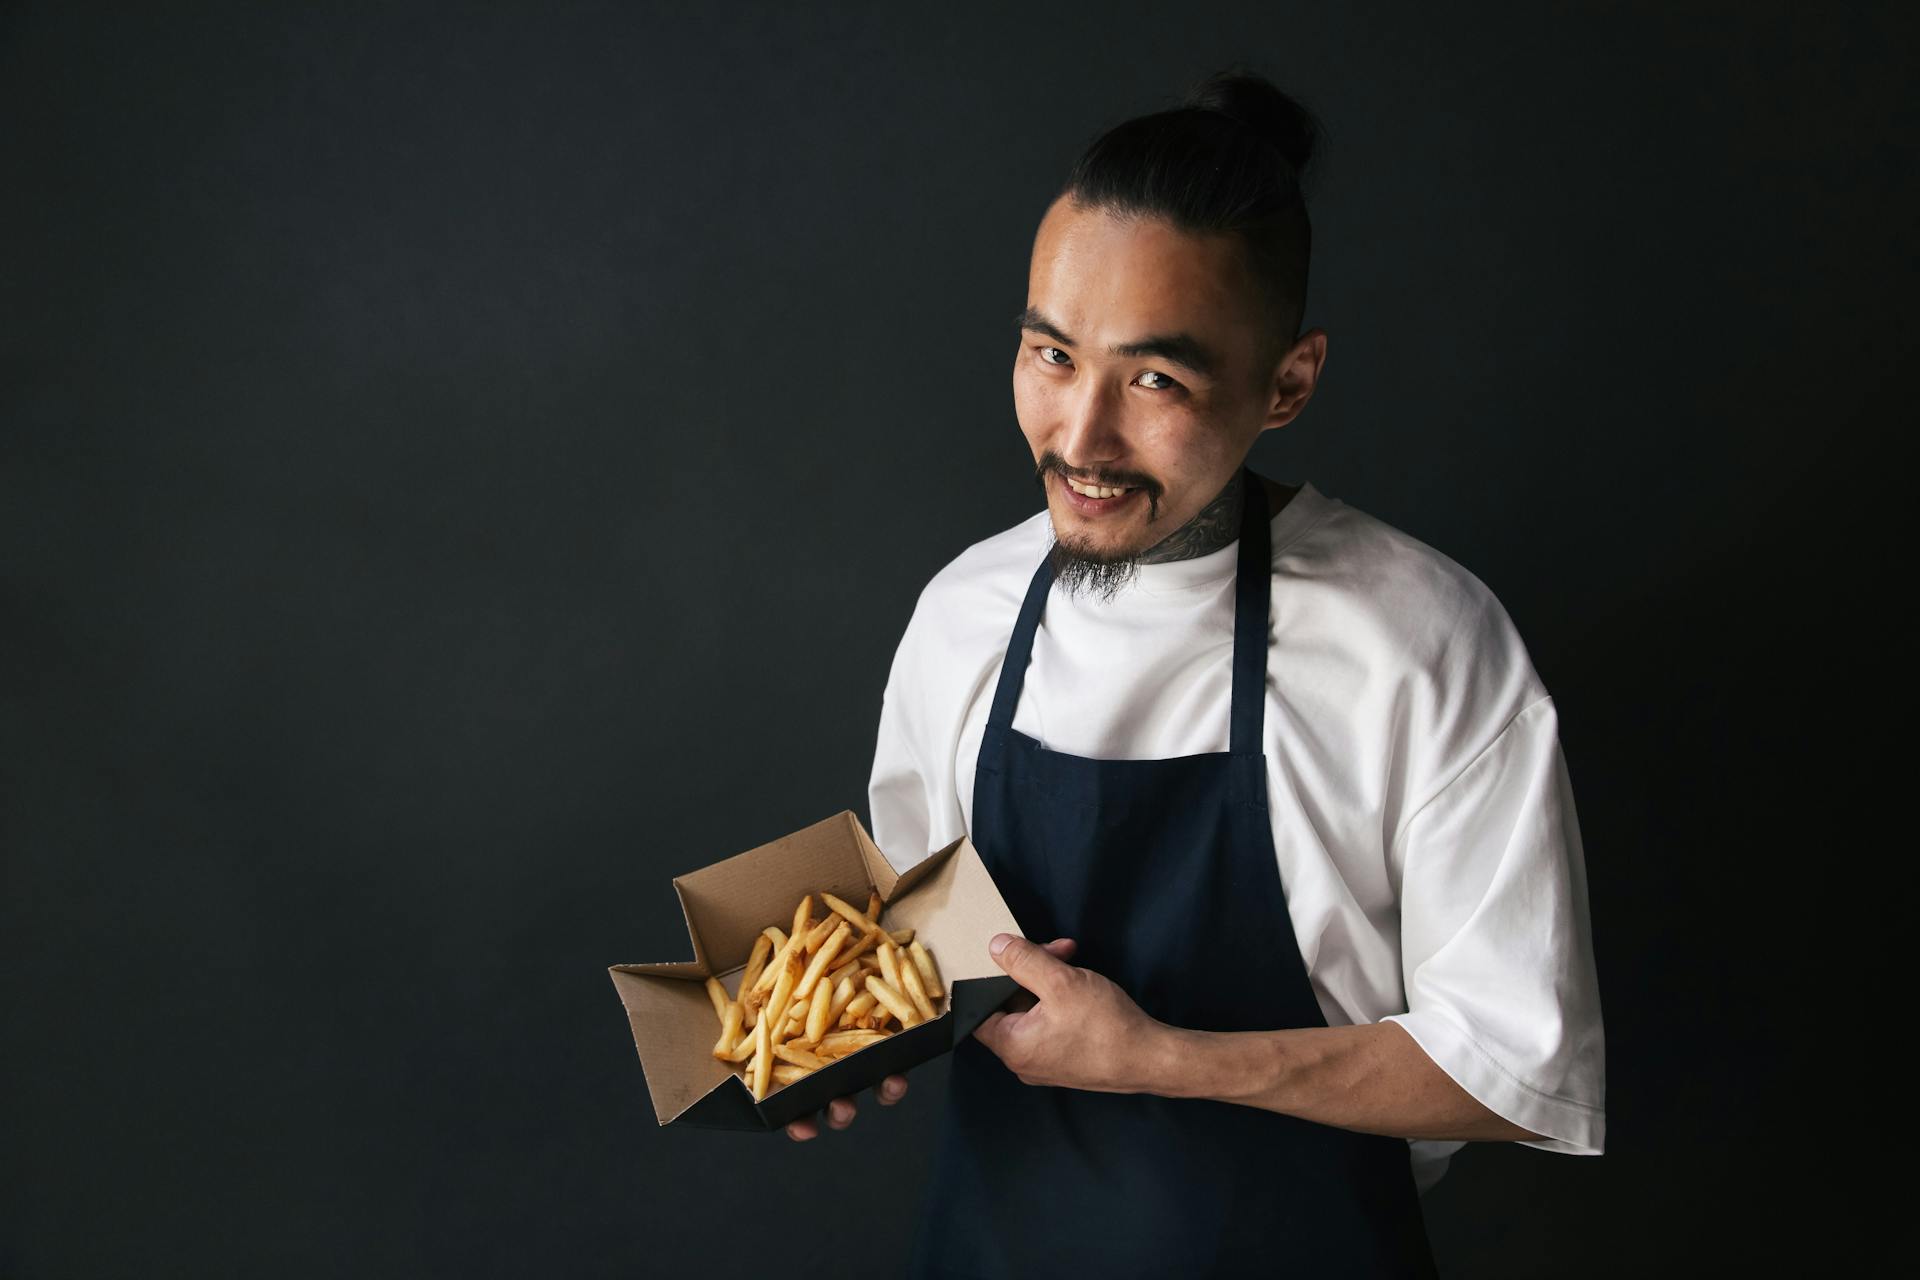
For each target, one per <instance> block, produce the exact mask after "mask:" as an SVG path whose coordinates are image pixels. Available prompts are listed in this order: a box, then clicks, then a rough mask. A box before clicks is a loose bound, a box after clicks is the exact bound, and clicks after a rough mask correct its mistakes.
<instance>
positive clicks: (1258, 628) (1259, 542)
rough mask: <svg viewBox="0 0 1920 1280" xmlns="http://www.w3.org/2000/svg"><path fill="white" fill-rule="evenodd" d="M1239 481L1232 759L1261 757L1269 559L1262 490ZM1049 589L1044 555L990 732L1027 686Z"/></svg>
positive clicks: (1248, 476)
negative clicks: (1034, 641) (1035, 642)
mask: <svg viewBox="0 0 1920 1280" xmlns="http://www.w3.org/2000/svg"><path fill="white" fill-rule="evenodd" d="M1240 481H1241V485H1242V496H1241V502H1240V542H1239V546H1240V554H1239V559H1238V561H1237V567H1236V569H1235V581H1234V595H1233V710H1232V713H1231V714H1232V719H1231V722H1230V729H1231V743H1232V750H1233V753H1234V754H1235V755H1255V756H1257V755H1259V754H1261V744H1260V735H1261V732H1262V719H1263V717H1264V716H1265V713H1266V705H1267V699H1266V692H1267V642H1268V636H1269V634H1270V630H1269V626H1270V624H1269V609H1270V607H1271V605H1272V595H1273V558H1272V548H1271V547H1270V546H1269V545H1268V544H1269V538H1268V534H1269V526H1268V523H1267V522H1268V520H1269V519H1270V517H1269V515H1268V513H1267V492H1266V489H1265V487H1264V486H1262V485H1261V483H1260V481H1259V480H1258V479H1257V478H1256V477H1255V476H1254V474H1253V473H1252V472H1251V471H1248V470H1247V469H1246V468H1245V467H1244V466H1243V467H1241V468H1240ZM1052 587H1053V557H1052V555H1051V554H1049V555H1046V556H1043V557H1041V560H1040V567H1039V568H1038V569H1035V570H1034V571H1033V578H1032V580H1031V581H1030V582H1028V583H1027V594H1026V598H1025V599H1023V600H1022V601H1021V602H1020V616H1019V617H1018V618H1017V619H1016V620H1015V621H1014V624H1013V637H1012V639H1010V640H1009V641H1008V642H1007V656H1006V660H1005V661H1004V662H1003V663H1002V664H1001V666H1000V682H999V683H998V684H997V685H996V686H995V687H994V691H993V709H992V711H991V712H989V713H988V716H987V725H988V727H989V728H999V729H1008V728H1011V727H1012V725H1013V711H1014V708H1015V707H1016V706H1017V705H1018V704H1019V702H1020V688H1021V685H1022V684H1024V683H1025V681H1026V675H1027V662H1028V660H1029V659H1030V658H1031V657H1032V656H1033V636H1034V633H1035V632H1036V631H1038V630H1039V628H1040V613H1041V611H1042V610H1043V609H1045V608H1046V604H1047V594H1048V592H1049V591H1050V590H1051V589H1052Z"/></svg>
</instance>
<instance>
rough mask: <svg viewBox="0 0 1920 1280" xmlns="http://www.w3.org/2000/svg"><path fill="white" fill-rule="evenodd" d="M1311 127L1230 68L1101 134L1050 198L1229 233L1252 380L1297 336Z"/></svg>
mask: <svg viewBox="0 0 1920 1280" xmlns="http://www.w3.org/2000/svg"><path fill="white" fill-rule="evenodd" d="M1321 134H1322V127H1321V125H1320V123H1319V121H1318V120H1317V119H1315V117H1314V116H1313V114H1312V113H1311V112H1310V111H1308V110H1307V108H1306V107H1304V106H1302V105H1301V104H1300V103H1299V102H1298V101H1296V100H1295V99H1293V98H1291V97H1289V96H1288V95H1286V94H1285V93H1282V92H1281V91H1280V90H1279V89H1278V88H1277V87H1275V86H1274V85H1273V83H1272V82H1271V81H1269V80H1267V79H1265V78H1264V77H1262V76H1260V75H1258V74H1255V73H1254V72H1252V71H1249V70H1247V69H1246V68H1245V67H1244V66H1242V65H1239V64H1236V65H1234V66H1231V67H1228V68H1226V69H1224V70H1221V71H1216V72H1215V73H1214V74H1212V75H1210V76H1208V77H1206V78H1205V79H1204V80H1201V81H1200V82H1199V83H1198V84H1196V85H1194V86H1193V87H1192V88H1191V89H1190V90H1188V92H1187V94H1186V97H1185V98H1184V99H1183V100H1182V101H1181V103H1180V105H1179V106H1177V107H1174V108H1171V109H1169V110H1165V111H1158V112H1155V113H1153V114H1151V115H1144V116H1136V117H1134V118H1133V119H1131V120H1126V121H1123V122H1122V123H1120V124H1117V125H1115V126H1113V128H1111V129H1109V130H1107V131H1106V132H1105V133H1103V134H1101V135H1100V137H1098V138H1097V139H1095V140H1094V141H1093V142H1092V143H1091V144H1090V145H1089V146H1088V147H1087V149H1086V151H1085V152H1083V153H1082V154H1081V156H1080V159H1079V160H1078V161H1076V162H1075V163H1074V166H1073V171H1072V173H1071V174H1069V175H1068V178H1067V181H1066V184H1065V185H1064V186H1062V187H1061V188H1060V191H1059V193H1058V195H1057V196H1056V197H1055V198H1056V199H1058V198H1059V196H1070V197H1071V198H1072V200H1073V203H1074V204H1076V205H1078V206H1080V207H1082V208H1087V209H1099V210H1104V211H1107V212H1110V213H1114V214H1117V215H1119V216H1121V217H1130V218H1138V217H1157V218H1164V219H1165V220H1167V221H1168V222H1169V223H1171V224H1172V225H1173V226H1174V227H1176V228H1177V229H1179V230H1181V231H1185V232H1188V233H1190V234H1194V235H1217V234H1228V235H1234V236H1238V237H1239V239H1240V242H1241V245H1242V247H1243V249H1244V251H1245V253H1246V255H1247V263H1248V267H1249V270H1250V273H1251V275H1252V277H1253V280H1254V283H1255V286H1256V287H1257V288H1258V289H1259V291H1260V302H1261V304H1262V306H1263V309H1264V311H1265V313H1266V316H1267V324H1268V329H1267V333H1266V334H1265V341H1264V342H1263V343H1262V345H1261V348H1260V351H1261V357H1262V359H1261V368H1260V370H1259V372H1260V375H1261V376H1262V377H1264V376H1265V375H1266V374H1267V373H1268V372H1269V371H1270V370H1271V367H1272V364H1273V362H1274V361H1276V360H1278V359H1279V358H1280V353H1281V352H1282V351H1284V350H1286V349H1287V348H1288V347H1289V346H1291V345H1293V343H1294V342H1295V341H1296V340H1297V339H1298V338H1299V336H1300V321H1301V317H1302V315H1303V313H1304V312H1305V309H1306V299H1307V262H1308V258H1309V256H1310V253H1311V250H1312V247H1313V227H1312V224H1311V223H1310V222H1309V221H1308V218H1307V205H1306V195H1305V191H1304V189H1303V188H1304V180H1305V175H1306V171H1307V168H1308V166H1309V164H1311V162H1312V161H1313V158H1314V152H1315V148H1316V147H1317V146H1318V144H1319V142H1320V138H1321Z"/></svg>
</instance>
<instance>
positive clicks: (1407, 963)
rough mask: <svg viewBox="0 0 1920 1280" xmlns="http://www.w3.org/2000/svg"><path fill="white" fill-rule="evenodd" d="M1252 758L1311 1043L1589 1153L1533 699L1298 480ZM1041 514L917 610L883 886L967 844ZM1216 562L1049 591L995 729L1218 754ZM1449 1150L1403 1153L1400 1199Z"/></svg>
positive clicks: (1573, 854) (1560, 764)
mask: <svg viewBox="0 0 1920 1280" xmlns="http://www.w3.org/2000/svg"><path fill="white" fill-rule="evenodd" d="M1272 530H1273V531H1272V544H1273V617H1272V622H1273V641H1272V643H1271V644H1270V646H1269V648H1268V652H1267V683H1266V700H1267V702H1266V710H1265V723H1264V730H1265V732H1264V743H1263V750H1264V752H1265V754H1266V764H1267V798H1268V808H1269V811H1270V812H1271V814H1272V818H1273V847H1274V851H1275V854H1276V856H1277V858H1278V860H1279V864H1280V868H1279V869H1280V882H1281V885H1282V886H1283V887H1284V889H1285V892H1286V898H1287V910H1288V913H1289V914H1290V915H1291V917H1292V920H1293V931H1294V936H1295V938H1296V939H1298V941H1299V944H1300V950H1301V955H1302V957H1303V958H1304V959H1305V961H1306V968H1307V974H1308V977H1309V979H1310V981H1311V983H1312V985H1313V990H1314V995H1315V996H1316V997H1317V998H1318V999H1319V1001H1320V1008H1321V1010H1322V1012H1323V1013H1324V1014H1325V1015H1326V1019H1327V1023H1328V1024H1329V1025H1330V1026H1341V1025H1347V1024H1356V1023H1371V1022H1379V1021H1393V1022H1398V1023H1400V1024H1401V1026H1403V1027H1404V1028H1405V1029H1406V1030H1407V1032H1408V1033H1409V1034H1411V1035H1412V1037H1413V1038H1414V1040H1416V1041H1417V1042H1418V1043H1419V1044H1420V1046H1421V1048H1423V1049H1424V1050H1425V1051H1426V1052H1427V1054H1428V1055H1429V1056H1430V1057H1432V1059H1433V1060H1434V1061H1435V1062H1436V1063H1437V1064H1439V1066H1440V1068H1441V1069H1442V1070H1444V1071H1445V1072H1446V1073H1447V1074H1448V1075H1450V1076H1451V1077H1453V1079H1454V1080H1456V1081H1458V1082H1459V1084H1460V1085H1461V1086H1462V1087H1463V1088H1464V1089H1465V1090H1466V1091H1467V1092H1468V1093H1470V1094H1472V1095H1473V1096H1474V1097H1475V1098H1477V1099H1479V1100H1480V1101H1481V1102H1482V1103H1484V1104H1486V1106H1487V1107H1488V1108H1489V1109H1491V1110H1492V1111H1494V1112H1496V1113H1497V1114H1499V1115H1502V1116H1505V1117H1506V1118H1507V1119H1509V1120H1512V1121H1513V1122H1514V1123H1516V1124H1519V1125H1521V1126H1523V1127H1525V1128H1527V1129H1530V1130H1532V1131H1533V1132H1535V1133H1540V1134H1545V1135H1547V1138H1546V1140H1545V1141H1541V1142H1528V1143H1526V1144H1524V1145H1526V1146H1530V1147H1538V1148H1540V1149H1541V1150H1545V1151H1561V1152H1567V1153H1570V1154H1575V1155H1598V1154H1600V1153H1601V1151H1602V1149H1603V1142H1604V1138H1605V1130H1606V1112H1605V1109H1604V1101H1605V1064H1604V1059H1603V1040H1602V1033H1601V1022H1600V994H1599V987H1598V982H1597V978H1596V974H1595V970H1594V960H1593V944H1592V936H1591V932H1590V926H1589V923H1588V915H1587V884H1586V869H1585V862H1584V855H1583V852H1582V848H1581V843H1580V830H1579V826H1578V823H1577V821H1576V817H1575V814H1574V804H1573V792H1572V788H1571V784H1570V782H1569V780H1568V776H1567V767H1566V763H1565V760H1564V758H1563V757H1562V754H1561V749H1560V741H1559V733H1558V721H1557V718H1556V713H1555V710H1554V703H1553V699H1552V697H1551V696H1549V695H1548V693H1547V691H1546V689H1545V688H1544V687H1543V686H1542V685H1541V682H1540V679H1539V677H1538V676H1537V675H1536V674H1535V672H1534V670H1533V665H1532V662H1531V660H1530V659H1529V657H1528V655H1527V651H1526V648H1525V646H1524V645H1523V644H1522V643H1521V640H1520V636H1519V634H1518V632H1517V631H1516V630H1515V628H1514V626H1513V623H1512V620H1511V619H1510V618H1508V616H1507V613H1506V610H1505V609H1504V608H1502V606H1501V605H1500V603H1499V601H1498V600H1496V599H1495V598H1494V595H1493V593H1492V592H1491V591H1490V590H1489V589H1488V588H1487V587H1486V585H1485V584H1484V583H1482V582H1481V581H1480V580H1479V579H1478V578H1476V577H1474V575H1473V574H1471V573H1470V572H1468V571H1467V570H1466V569H1464V568H1462V567H1461V566H1460V565H1458V564H1456V563H1455V562H1454V561H1452V560H1450V559H1448V558H1447V557H1446V556H1445V555H1443V554H1441V553H1440V552H1438V551H1436V550H1434V549H1433V548H1431V547H1429V546H1427V545H1426V544H1424V543H1422V542H1420V541H1418V540H1417V539H1415V538H1413V537H1412V536H1410V535H1408V534H1406V533H1403V532H1401V531H1400V530H1398V529H1395V528H1393V527H1392V526H1391V525H1388V524H1386V523H1385V522H1383V521H1381V520H1378V519H1376V518H1374V517H1373V516H1370V515H1368V514H1366V513H1365V512H1363V511H1360V510H1358V509H1357V508H1354V507H1351V506H1348V505H1347V504H1346V503H1344V502H1342V501H1340V500H1339V499H1338V498H1330V497H1327V496H1326V495H1324V494H1322V493H1320V492H1319V491H1318V490H1317V489H1315V488H1314V487H1313V485H1312V484H1311V483H1307V484H1303V485H1301V486H1300V489H1299V491H1298V492H1297V493H1296V494H1295V495H1294V497H1293V498H1292V499H1291V500H1290V501H1289V502H1287V503H1286V505H1285V506H1283V507H1282V508H1281V509H1280V511H1279V512H1278V513H1277V514H1276V515H1275V516H1274V518H1273V525H1272ZM1052 536H1053V530H1052V524H1051V521H1050V519H1049V516H1048V513H1047V511H1046V510H1045V509H1044V508H1043V509H1042V510H1040V511H1038V512H1036V513H1034V515H1032V516H1031V517H1029V518H1028V519H1026V520H1024V521H1022V522H1021V523H1019V524H1017V525H1015V526H1013V527H1012V528H1010V529H1007V530H1006V531H1004V532H1002V533H998V534H995V535H994V536H993V537H990V538H987V539H985V540H984V541H982V542H978V543H975V544H974V545H973V546H971V547H969V548H967V550H966V551H964V552H962V553H961V554H960V555H959V556H957V557H956V558H955V559H954V560H953V561H952V562H951V563H949V564H948V565H947V566H946V567H945V568H943V569H941V570H940V572H939V573H937V574H935V575H934V577H933V579H932V580H931V581H930V582H928V584H927V585H926V587H925V589H924V590H922V592H921V593H920V598H919V600H918V602H917V604H916V605H915V607H914V611H913V616H912V618H911V619H910V620H909V621H908V623H907V628H906V632H905V634H904V635H903V636H902V638H901V641H900V645H899V648H898V650H897V651H896V653H895V655H894V659H893V666H892V670H891V672H890V674H889V676H888V679H887V687H886V692H885V695H884V697H883V701H882V707H881V714H880V730H879V741H878V745H877V748H876V750H875V753H874V761H873V772H872V777H871V780H870V783H869V791H868V799H869V801H870V804H871V808H872V823H871V827H870V829H871V831H872V833H873V837H874V841H875V843H877V844H878V845H879V846H880V848H881V849H882V850H883V851H885V852H886V854H887V856H888V858H889V860H890V861H892V862H893V864H894V866H895V867H896V869H898V870H903V871H904V870H905V869H906V868H908V867H910V866H912V865H913V864H914V863H915V862H917V861H918V860H919V859H921V858H923V857H925V856H926V854H927V853H930V852H932V851H933V850H935V849H939V848H943V847H944V846H946V845H948V844H950V843H952V842H953V841H954V840H957V839H958V838H959V837H960V836H961V835H963V834H967V835H971V832H972V809H973V775H974V765H975V762H976V761H977V759H978V757H979V752H980V738H981V733H982V731H983V730H984V728H985V726H986V721H987V713H988V711H989V709H990V708H991V706H992V703H993V692H994V686H995V683H996V682H997V681H998V679H999V675H1000V667H1001V664H1002V662H1003V660H1004V659H1005V656H1006V649H1007V644H1008V641H1009V640H1010V638H1011V636H1012V632H1013V624H1014V618H1015V615H1016V614H1018V612H1019V609H1020V602H1021V599H1022V597H1023V596H1024V595H1025V594H1026V590H1027V584H1028V581H1029V580H1030V579H1031V578H1032V576H1033V572H1034V570H1035V569H1036V568H1037V567H1038V566H1039V564H1040V561H1041V559H1042V558H1043V557H1044V556H1045V555H1046V553H1047V549H1048V547H1049V545H1050V543H1051V540H1052ZM1238 556H1239V543H1238V541H1237V540H1236V541H1234V542H1233V543H1230V544H1229V545H1227V546H1225V547H1222V548H1220V549H1218V550H1216V551H1214V552H1212V553H1210V554H1208V555H1204V556H1197V557H1194V558H1191V559H1187V560H1178V561H1173V562H1170V563H1164V564H1148V565H1142V566H1140V576H1139V577H1138V578H1137V579H1136V580H1134V582H1132V583H1131V584H1129V585H1128V586H1126V587H1125V588H1123V589H1122V590H1121V592H1120V594H1119V595H1117V596H1116V597H1114V598H1113V599H1111V600H1107V601H1101V600H1098V599H1095V598H1093V597H1091V596H1089V595H1087V594H1085V593H1082V594H1080V595H1079V596H1076V597H1069V596H1067V595H1066V594H1065V593H1064V592H1063V590H1062V588H1061V587H1060V585H1059V584H1058V583H1055V585H1054V588H1053V590H1052V592H1051V593H1050V595H1049V596H1048V598H1047V604H1046V609H1045V611H1044V612H1043V613H1042V615H1041V621H1040V629H1039V631H1038V633H1037V634H1036V635H1035V637H1034V642H1033V656H1032V658H1031V660H1030V662H1029V664H1028V667H1027V673H1026V682H1025V685H1024V687H1023V689H1022V691H1021V696H1020V701H1019V704H1018V706H1017V707H1016V708H1015V710H1014V716H1013V728H1014V729H1015V730H1017V731H1019V732H1020V733H1024V734H1026V735H1028V736H1029V737H1032V738H1034V739H1036V740H1037V741H1039V742H1040V743H1041V744H1042V745H1044V746H1045V747H1047V748H1048V749H1050V750H1054V751H1064V752H1068V753H1070V754H1073V755H1078V756H1086V757H1089V758H1093V759H1103V760H1110V759H1165V758H1167V757H1169V756H1179V755H1190V754H1195V753H1200V752H1212V751H1225V750H1227V749H1228V745H1229V744H1228V710H1229V707H1230V705H1231V702H1232V691H1233V675H1232V667H1231V657H1232V653H1233V605H1234V573H1235V568H1236V565H1237V561H1238ZM1462 1145H1464V1144H1463V1143H1460V1142H1440V1141H1428V1140H1410V1146H1411V1149H1412V1160H1413V1168H1414V1175H1415V1180H1416V1182H1417V1184H1418V1185H1419V1187H1420V1189H1421V1190H1422V1191H1425V1190H1426V1189H1427V1188H1428V1187H1430V1186H1431V1185H1433V1183H1434V1182H1436V1181H1438V1180H1439V1178H1440V1176H1441V1174H1443V1173H1444V1172H1445V1171H1446V1167H1447V1161H1448V1159H1449V1158H1450V1157H1451V1155H1452V1153H1453V1152H1454V1151H1456V1150H1458V1149H1459V1148H1460V1147H1461V1146H1462Z"/></svg>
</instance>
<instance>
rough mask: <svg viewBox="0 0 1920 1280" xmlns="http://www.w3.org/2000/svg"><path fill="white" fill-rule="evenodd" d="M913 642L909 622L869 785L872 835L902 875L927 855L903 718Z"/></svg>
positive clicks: (922, 787) (918, 785) (919, 781)
mask: <svg viewBox="0 0 1920 1280" xmlns="http://www.w3.org/2000/svg"><path fill="white" fill-rule="evenodd" d="M913 639H914V629H913V624H912V623H911V622H909V623H908V626H907V631H906V634H905V635H903V636H902V637H901V641H900V645H899V648H898V649H896V650H895V652H894V657H893V665H892V668H891V669H890V670H889V672H888V674H887V686H886V689H885V691H884V692H883V693H882V694H881V697H880V729H879V733H878V734H877V736H876V739H875V742H874V748H873V769H872V772H871V773H870V774H869V775H868V779H867V806H868V812H869V814H870V816H871V817H872V824H871V827H870V834H871V835H872V836H873V842H874V843H875V844H876V845H878V846H879V847H880V852H881V853H883V854H884V855H886V858H887V861H888V862H890V863H891V864H893V869H894V870H895V871H905V870H906V869H907V868H909V867H911V866H913V865H914V864H916V863H918V862H919V861H920V860H921V859H923V858H925V857H926V856H927V854H928V853H929V852H931V850H929V849H928V848H927V837H928V829H929V826H930V825H931V824H930V823H929V821H928V817H927V785H926V778H925V776H924V775H923V773H922V771H921V767H920V761H919V757H918V754H917V753H916V752H915V750H914V747H913V733H912V727H911V724H910V718H909V716H908V715H907V714H906V699H907V698H908V697H909V696H910V692H911V691H910V690H909V689H908V687H907V685H908V683H909V682H910V666H911V663H910V655H909V652H908V647H909V646H910V645H911V644H912V643H913Z"/></svg>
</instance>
